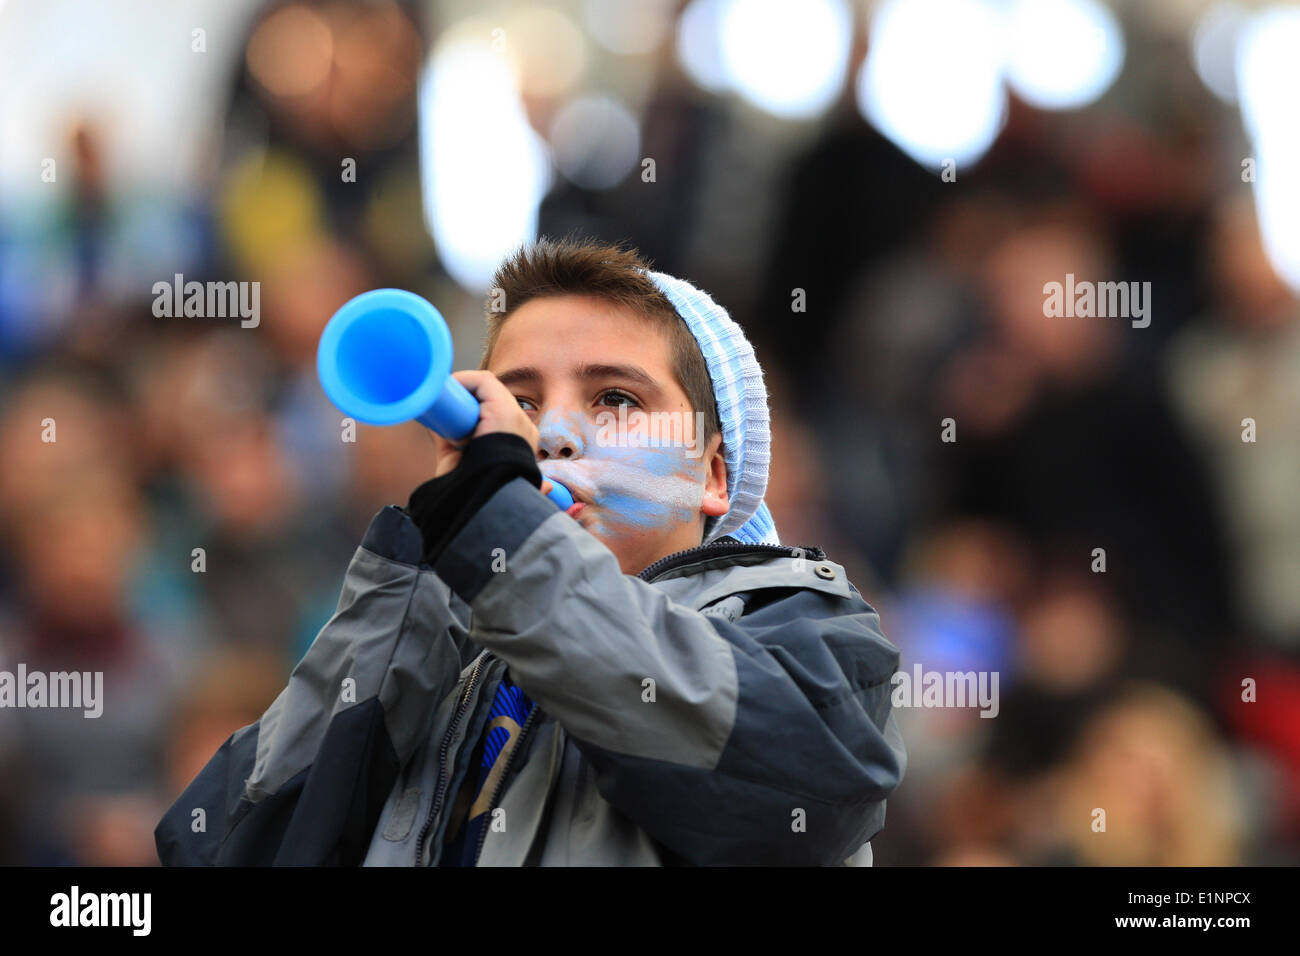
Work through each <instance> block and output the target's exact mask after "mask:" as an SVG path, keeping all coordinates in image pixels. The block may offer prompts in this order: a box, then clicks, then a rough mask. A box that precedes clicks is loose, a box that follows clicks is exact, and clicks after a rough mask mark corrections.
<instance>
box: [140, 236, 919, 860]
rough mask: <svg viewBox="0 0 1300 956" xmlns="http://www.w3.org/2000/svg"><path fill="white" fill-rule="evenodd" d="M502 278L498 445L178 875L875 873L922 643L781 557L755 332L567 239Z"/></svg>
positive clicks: (791, 556) (220, 758) (815, 568)
mask: <svg viewBox="0 0 1300 956" xmlns="http://www.w3.org/2000/svg"><path fill="white" fill-rule="evenodd" d="M494 284H495V286H496V287H497V290H498V291H496V292H495V295H494V299H495V300H496V301H500V296H501V293H504V300H505V303H506V309H505V311H498V312H489V314H488V321H489V329H488V340H487V345H486V348H485V350H484V356H483V361H482V363H481V367H480V369H479V370H477V371H472V372H459V373H457V374H456V378H457V379H458V380H459V381H460V382H461V383H462V384H463V385H465V386H466V387H467V388H468V389H469V390H470V391H471V392H473V393H474V394H475V396H476V397H477V398H478V400H479V402H480V405H481V408H480V421H479V424H478V427H477V429H476V430H475V432H474V434H473V435H472V436H471V438H470V439H469V440H468V441H467V442H465V443H463V444H459V445H453V444H452V443H450V442H446V441H443V440H441V439H439V440H438V442H439V457H438V465H437V468H436V471H435V475H434V477H433V478H431V479H430V480H429V481H427V482H425V483H424V484H422V485H421V486H420V487H419V488H417V489H415V491H414V492H413V493H412V495H411V497H410V501H409V502H408V504H407V507H406V509H401V508H398V507H396V506H392V505H390V506H388V507H386V508H384V509H383V510H381V511H380V512H379V514H378V515H377V516H376V517H375V519H374V521H373V522H372V524H371V526H370V529H369V530H368V531H367V533H366V536H365V539H364V540H363V541H362V543H361V546H360V548H359V549H358V550H357V552H356V554H355V556H354V557H353V559H352V563H351V565H350V566H349V568H348V572H347V576H346V579H345V581H344V585H343V592H342V595H341V597H340V599H339V606H338V610H337V612H336V613H335V615H334V617H333V618H331V620H330V621H329V623H327V624H326V625H325V627H324V628H323V629H322V630H321V632H320V634H319V635H317V637H316V640H315V642H314V643H313V645H312V646H311V648H310V649H309V650H308V651H307V653H306V654H305V655H304V657H303V659H302V660H301V661H300V662H299V663H298V665H297V666H296V667H295V668H294V670H293V673H292V675H291V677H290V679H289V684H288V686H287V687H286V688H285V689H284V690H283V691H282V692H281V694H280V696H279V697H278V698H277V699H276V700H275V702H274V703H272V705H271V706H270V707H269V708H268V709H267V711H266V713H265V714H264V715H263V716H262V717H261V719H260V720H258V721H257V722H256V723H254V724H252V725H250V726H248V727H245V728H243V729H241V730H239V731H237V732H236V733H235V734H233V735H232V736H231V737H230V739H229V740H227V741H226V743H225V744H224V745H223V746H222V747H221V749H220V750H219V751H218V752H217V754H216V755H215V756H214V757H213V758H212V760H211V761H210V762H209V763H208V765H207V766H206V767H205V768H204V769H203V771H202V772H201V773H200V774H199V775H198V777H197V778H195V780H194V782H193V783H192V784H191V785H190V786H189V788H188V789H187V790H186V791H185V792H184V793H183V794H182V795H181V796H180V797H179V798H178V799H177V801H176V803H175V804H174V805H173V806H172V807H171V809H170V810H169V811H168V813H167V814H166V816H165V817H164V818H163V820H162V822H161V823H160V824H159V826H158V828H157V831H156V842H157V845H158V852H159V856H160V857H161V859H162V861H163V863H164V864H234V865H249V864H280V865H285V864H296V865H304V864H306V865H358V864H363V865H378V866H383V865H404V866H412V865H415V866H492V865H542V866H553V865H569V864H577V865H651V866H655V865H669V864H679V865H680V864H694V865H746V864H793V865H843V864H848V865H870V863H871V847H870V843H869V842H868V841H869V840H870V839H871V838H872V837H873V836H875V834H876V833H878V832H879V831H880V830H881V829H882V827H883V825H884V816H885V798H886V797H887V796H888V794H889V793H890V792H892V791H893V790H894V788H895V787H896V786H897V785H898V782H899V780H900V779H901V777H902V774H903V772H904V769H905V766H906V754H905V751H904V749H903V745H902V741H901V739H900V737H899V734H898V730H897V727H896V725H895V722H894V718H893V716H892V714H891V710H890V690H891V685H890V678H891V676H892V675H893V673H894V672H895V670H896V669H897V666H898V651H897V649H896V648H895V647H894V646H893V645H892V644H890V643H889V642H888V641H887V640H886V639H885V638H884V636H883V635H882V634H881V632H880V628H879V618H878V616H877V615H876V613H875V611H874V610H872V608H871V607H870V606H869V605H868V604H867V603H866V602H865V601H864V600H863V599H862V597H861V595H860V594H859V593H858V591H857V589H856V588H854V587H853V585H852V584H850V583H849V582H848V581H847V580H846V578H845V576H844V569H843V568H842V567H841V566H840V565H838V564H835V563H834V562H831V561H829V560H827V559H826V557H825V555H823V554H822V553H821V552H820V551H819V550H818V549H815V548H806V549H798V548H789V547H784V546H782V545H780V544H779V543H778V540H777V535H776V529H775V528H774V526H773V523H772V519H771V515H770V513H769V512H768V510H767V508H766V506H765V505H763V493H764V491H765V489H766V485H767V466H768V442H769V438H768V412H767V395H766V390H765V388H764V385H763V380H762V372H761V369H760V368H759V366H758V363H757V362H756V360H755V358H754V353H753V349H752V348H751V347H750V345H749V343H748V342H747V341H746V339H745V337H744V334H743V332H742V331H741V330H740V327H739V326H738V325H736V324H735V323H734V322H732V321H731V319H730V318H729V317H728V316H727V314H726V312H725V311H724V310H722V309H721V308H720V307H719V306H717V305H716V304H715V303H714V302H713V301H712V300H711V299H710V298H709V297H708V296H707V295H705V294H704V293H703V292H701V291H699V290H698V289H695V288H693V287H692V286H690V285H689V284H687V283H686V282H683V281H682V280H679V279H674V278H672V277H670V276H666V275H662V274H660V273H654V272H650V271H649V269H648V268H647V266H646V264H645V263H644V262H643V261H642V260H641V259H640V257H639V256H638V255H637V254H636V253H635V252H632V251H626V250H623V249H620V248H617V247H614V246H607V245H601V244H578V243H573V242H561V243H552V242H547V241H544V240H543V241H541V242H538V243H535V244H533V245H532V246H530V247H525V248H524V249H521V250H520V251H519V252H518V253H517V254H516V255H514V256H513V257H512V258H510V259H509V260H507V261H506V262H505V263H504V264H503V265H502V267H501V268H500V269H499V270H498V273H497V276H496V281H495V283H494ZM611 400H612V401H611ZM548 478H554V479H555V480H557V481H560V482H562V483H563V484H564V485H565V486H566V487H567V488H568V489H569V490H570V491H571V492H572V493H573V495H574V498H575V503H574V505H573V506H572V507H571V508H569V509H568V511H567V512H566V513H561V512H560V511H558V510H557V509H556V508H555V507H554V505H553V504H552V503H551V502H550V500H549V499H547V498H546V497H544V492H545V490H547V489H548V488H549V484H548V482H547V479H548ZM200 808H202V809H203V811H204V816H205V817H206V820H207V825H206V831H205V832H201V833H194V832H193V830H192V827H191V822H192V820H193V819H195V818H196V816H197V814H196V811H197V810H198V809H200Z"/></svg>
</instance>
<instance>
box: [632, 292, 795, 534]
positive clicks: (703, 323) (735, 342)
mask: <svg viewBox="0 0 1300 956" xmlns="http://www.w3.org/2000/svg"><path fill="white" fill-rule="evenodd" d="M646 275H647V276H649V278H650V279H651V281H653V282H654V284H655V285H656V286H657V287H658V288H659V291H661V292H662V293H663V294H664V295H665V296H667V297H668V301H669V302H671V303H672V304H673V308H675V309H676V310H677V314H678V315H680V316H681V317H682V319H683V321H685V322H686V327H687V328H688V329H690V330H691V334H692V335H693V336H695V341H696V342H698V343H699V345H700V352H701V353H703V355H704V362H705V364H706V365H707V366H708V368H709V378H710V379H711V380H712V382H713V395H714V397H715V399H716V400H717V405H718V420H719V422H720V423H721V425H722V449H723V458H724V459H725V461H726V463H727V499H728V501H729V502H730V505H731V507H730V509H729V510H728V511H727V513H726V514H725V515H721V516H720V517H710V518H708V519H707V521H706V522H705V525H704V543H705V544H708V543H709V542H710V541H716V540H717V539H718V538H721V537H723V536H725V535H729V536H731V537H733V538H736V539H737V540H739V541H743V542H746V543H747V544H780V543H781V541H780V538H779V537H777V533H776V525H775V523H773V521H772V513H771V512H770V511H768V510H767V504H766V503H765V502H764V501H763V495H764V493H766V491H767V471H768V465H769V463H770V461H771V445H772V436H771V431H770V428H769V420H768V412H767V387H766V386H765V385H764V384H763V369H762V368H761V367H760V366H759V364H758V359H757V358H755V357H754V347H753V346H752V345H750V344H749V340H748V339H747V338H745V333H744V331H743V330H742V329H741V327H740V326H739V325H738V324H737V323H736V322H735V321H733V320H732V318H731V316H729V315H728V314H727V310H726V309H724V308H723V307H722V306H720V305H718V304H717V303H716V302H714V301H713V300H712V299H711V298H709V296H708V294H707V293H705V292H703V291H701V290H700V289H697V288H695V286H693V285H691V284H690V283H689V282H686V281H685V280H683V279H678V278H676V277H674V276H670V275H665V274H664V273H662V272H647V273H646Z"/></svg>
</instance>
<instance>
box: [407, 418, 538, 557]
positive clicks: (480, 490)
mask: <svg viewBox="0 0 1300 956" xmlns="http://www.w3.org/2000/svg"><path fill="white" fill-rule="evenodd" d="M521 477H522V478H527V479H528V480H529V481H530V482H532V483H533V486H534V487H536V488H537V489H538V490H540V489H541V487H542V473H541V471H540V470H539V469H538V467H537V459H536V457H535V455H534V454H533V449H532V447H531V446H530V445H529V444H528V442H527V441H525V440H524V439H523V438H522V437H520V436H519V435H516V434H514V433H513V432H491V433H489V434H487V435H480V436H479V437H478V438H475V439H473V440H471V441H470V442H469V444H467V445H466V446H465V447H464V448H463V449H462V450H461V454H460V463H459V464H458V465H457V466H456V467H455V468H454V469H452V470H451V471H449V472H448V473H447V474H445V475H442V476H440V477H438V478H430V479H429V480H428V481H426V482H425V483H424V484H422V485H420V487H418V488H416V489H415V491H413V492H411V500H410V501H409V502H407V505H406V513H407V514H409V515H410V516H411V519H412V520H413V521H414V522H415V524H416V527H418V528H419V529H420V534H421V535H422V536H423V538H424V560H425V561H426V562H428V563H429V564H434V563H435V562H436V561H437V560H438V557H439V556H440V555H441V554H442V552H443V551H444V550H445V549H446V547H447V545H448V544H450V543H451V539H452V538H454V537H456V535H457V534H459V533H460V530H461V529H462V528H464V527H465V525H467V524H469V519H470V518H472V517H473V516H474V515H475V514H477V513H478V510H479V508H481V507H483V505H485V504H486V503H487V500H488V499H489V498H491V497H492V496H493V495H494V494H496V492H497V491H498V490H499V489H500V488H501V486H502V485H504V484H505V483H506V482H508V481H510V480H511V479H512V478H521Z"/></svg>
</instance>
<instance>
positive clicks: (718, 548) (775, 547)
mask: <svg viewBox="0 0 1300 956" xmlns="http://www.w3.org/2000/svg"><path fill="white" fill-rule="evenodd" d="M796 551H797V552H799V554H796V553H795V552H796ZM763 553H771V554H784V555H787V556H788V557H791V558H794V557H801V556H802V557H804V558H806V559H808V560H809V561H821V560H822V559H823V558H825V557H826V555H825V553H824V552H823V551H822V549H821V548H814V547H811V546H808V547H799V548H794V547H791V546H789V545H784V544H745V543H744V542H741V541H736V540H734V539H730V538H724V539H723V540H721V541H714V542H712V543H711V544H702V545H699V546H697V547H694V548H687V549H686V550H685V551H678V552H676V553H674V554H670V555H668V556H667V557H663V558H660V559H659V560H658V561H656V562H655V563H654V564H652V565H650V566H649V567H648V568H646V569H645V570H644V571H642V572H641V573H640V574H638V575H637V577H639V578H641V580H643V581H650V580H653V579H654V578H657V577H659V576H660V575H662V574H664V573H666V572H668V571H671V570H673V569H674V568H680V567H683V566H685V565H687V564H693V563H694V562H696V561H702V560H704V559H705V558H711V557H717V556H719V555H731V554H763Z"/></svg>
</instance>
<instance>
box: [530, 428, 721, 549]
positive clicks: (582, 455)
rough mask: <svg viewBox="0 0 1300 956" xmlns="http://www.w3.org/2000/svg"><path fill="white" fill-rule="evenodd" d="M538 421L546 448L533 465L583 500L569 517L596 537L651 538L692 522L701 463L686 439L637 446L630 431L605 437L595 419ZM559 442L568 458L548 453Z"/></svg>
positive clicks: (703, 471) (700, 490)
mask: <svg viewBox="0 0 1300 956" xmlns="http://www.w3.org/2000/svg"><path fill="white" fill-rule="evenodd" d="M597 417H599V416H597ZM537 425H538V434H539V436H540V443H541V447H542V448H543V449H546V450H547V451H548V452H549V453H550V457H549V458H547V459H546V460H545V461H543V462H540V463H539V465H538V467H539V469H540V470H541V472H542V475H543V476H545V477H547V478H553V479H555V480H556V481H558V482H561V483H562V484H563V485H564V486H565V487H566V488H568V489H569V490H570V491H571V492H573V496H574V498H575V499H576V500H577V501H579V502H582V503H583V504H584V507H582V508H581V509H577V513H576V514H574V515H573V516H574V518H575V520H577V521H578V522H579V523H580V524H581V525H582V526H583V527H584V528H585V529H586V530H587V531H589V532H591V534H593V535H595V536H596V537H598V538H601V539H606V540H620V539H625V538H633V537H642V536H647V535H657V534H661V533H664V532H668V531H671V530H672V529H673V528H675V527H679V526H681V525H683V524H688V523H690V522H693V521H696V520H698V519H699V517H700V506H701V505H702V504H703V501H704V485H705V480H706V476H707V471H708V464H707V462H706V461H705V460H704V457H703V456H701V455H700V454H699V453H698V451H697V450H695V449H694V448H693V446H692V445H691V444H689V443H686V442H682V443H666V442H656V443H653V444H651V446H650V447H639V446H640V445H644V444H645V443H644V442H639V441H638V440H637V439H638V436H637V435H636V434H629V435H622V436H620V437H619V440H617V441H613V442H611V441H610V440H609V432H608V430H607V429H604V428H602V423H601V422H598V421H594V420H592V418H590V417H588V416H585V415H583V414H581V413H567V414H566V413H563V412H558V411H551V412H547V413H546V414H544V415H543V416H542V417H541V418H540V419H539V420H538V423H537ZM564 447H569V448H571V449H572V450H573V454H572V455H571V456H570V457H561V456H559V455H558V454H556V453H555V450H556V449H559V448H564Z"/></svg>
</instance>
